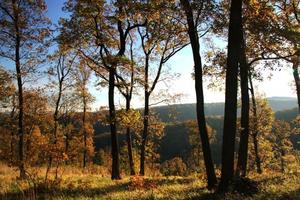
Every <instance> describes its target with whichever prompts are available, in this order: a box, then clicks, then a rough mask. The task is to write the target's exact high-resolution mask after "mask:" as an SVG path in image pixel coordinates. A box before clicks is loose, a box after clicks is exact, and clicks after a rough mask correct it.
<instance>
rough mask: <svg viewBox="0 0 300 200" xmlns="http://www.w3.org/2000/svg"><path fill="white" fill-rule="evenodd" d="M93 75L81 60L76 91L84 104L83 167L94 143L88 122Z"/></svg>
mask: <svg viewBox="0 0 300 200" xmlns="http://www.w3.org/2000/svg"><path fill="white" fill-rule="evenodd" d="M90 76H91V69H90V68H89V67H88V66H87V65H85V63H84V62H81V63H80V64H79V66H78V69H77V70H76V71H75V78H76V83H75V87H76V93H77V95H78V97H79V98H80V99H81V102H82V103H81V104H82V136H83V144H84V146H83V163H82V166H83V168H85V167H86V165H87V160H88V157H91V156H92V154H93V153H92V152H91V151H93V150H92V149H93V146H92V145H93V143H92V141H91V140H92V134H93V131H92V127H91V124H89V123H88V122H87V109H88V107H89V104H90V103H91V102H92V101H93V96H92V95H91V94H90V93H89V91H88V82H89V79H90Z"/></svg>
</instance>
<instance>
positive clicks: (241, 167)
mask: <svg viewBox="0 0 300 200" xmlns="http://www.w3.org/2000/svg"><path fill="white" fill-rule="evenodd" d="M241 29H242V30H241V32H243V27H242V26H241ZM241 43H242V48H241V56H240V81H241V93H242V110H241V132H240V145H239V153H238V161H237V168H236V174H237V176H241V177H245V176H246V173H247V159H248V143H249V87H248V72H249V69H248V68H249V65H248V63H247V59H246V52H245V47H246V38H245V35H244V37H242V38H241Z"/></svg>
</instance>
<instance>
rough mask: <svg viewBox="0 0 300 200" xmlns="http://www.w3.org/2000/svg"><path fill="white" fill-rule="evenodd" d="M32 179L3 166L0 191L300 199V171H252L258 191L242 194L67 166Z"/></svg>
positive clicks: (181, 180)
mask: <svg viewBox="0 0 300 200" xmlns="http://www.w3.org/2000/svg"><path fill="white" fill-rule="evenodd" d="M32 171H33V172H35V178H34V180H32V181H24V180H23V181H21V180H18V179H17V178H16V177H17V175H18V173H17V171H15V170H14V169H12V168H9V167H7V166H5V165H3V164H1V165H0V192H1V196H0V197H1V198H2V199H217V200H223V199H225V200H226V199H228V200H235V199H236V200H240V199H246V200H247V199H249V200H250V199H261V200H267V199H281V200H289V199H300V179H299V175H300V174H285V175H282V174H280V173H275V172H270V171H268V172H265V173H264V174H262V175H258V174H251V175H250V178H251V179H253V180H255V181H256V182H257V183H258V185H259V192H258V193H256V194H253V195H252V196H243V195H242V194H238V193H236V192H232V193H227V194H222V195H221V194H214V193H213V192H210V191H208V190H207V189H206V188H205V185H206V183H205V180H204V179H203V178H200V177H202V176H198V177H197V176H190V177H145V178H141V177H138V176H135V177H124V178H123V179H122V180H118V181H111V180H110V177H109V176H104V175H99V174H101V173H100V172H101V170H100V172H99V170H98V171H97V170H87V171H84V172H83V171H82V170H80V169H78V168H72V167H65V168H64V173H63V176H61V177H60V179H59V180H58V181H56V182H55V181H53V174H52V176H51V177H50V181H49V182H48V183H47V184H45V183H44V179H43V173H44V169H42V168H39V169H35V170H32Z"/></svg>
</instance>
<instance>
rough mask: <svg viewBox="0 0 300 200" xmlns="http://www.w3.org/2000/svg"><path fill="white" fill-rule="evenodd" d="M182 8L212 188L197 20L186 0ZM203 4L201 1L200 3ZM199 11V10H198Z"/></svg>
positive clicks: (207, 168)
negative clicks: (191, 52) (191, 54)
mask: <svg viewBox="0 0 300 200" xmlns="http://www.w3.org/2000/svg"><path fill="white" fill-rule="evenodd" d="M180 2H181V4H182V8H183V10H184V12H185V15H186V19H187V24H188V31H187V32H188V35H189V38H190V42H191V46H192V51H193V57H194V71H195V90H196V113H197V121H198V128H199V132H200V137H201V142H202V151H203V157H204V164H205V168H206V175H207V184H208V187H209V188H212V187H213V186H215V185H216V184H217V178H216V174H215V170H214V165H213V160H212V157H211V150H210V144H209V137H208V131H207V127H206V119H205V112H204V96H203V80H202V75H203V74H202V61H201V57H200V44H199V36H198V31H197V24H198V22H197V20H196V22H195V20H194V16H193V10H192V7H191V5H190V3H189V1H188V0H181V1H180ZM200 4H202V6H203V4H204V3H203V2H202V3H200ZM200 12H201V10H200Z"/></svg>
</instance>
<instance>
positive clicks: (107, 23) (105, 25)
mask: <svg viewBox="0 0 300 200" xmlns="http://www.w3.org/2000/svg"><path fill="white" fill-rule="evenodd" d="M137 8H138V9H139V10H137ZM65 9H66V10H67V11H69V12H72V15H71V18H70V19H69V20H63V21H62V25H63V29H62V33H61V38H62V42H64V43H66V44H68V45H70V46H73V47H74V48H75V49H77V50H78V51H79V52H80V54H81V56H82V58H84V59H86V60H87V61H88V62H90V63H92V65H94V66H96V68H94V70H95V72H96V73H99V71H101V70H105V71H106V73H108V102H109V113H110V129H111V147H112V149H111V153H112V176H111V178H112V179H120V178H121V176H120V170H119V144H118V135H117V127H116V122H115V120H116V109H115V103H114V91H115V86H116V74H117V68H118V67H119V66H122V62H121V61H122V58H123V57H124V55H125V51H126V42H127V38H128V36H129V34H130V31H132V30H133V29H135V28H137V27H139V26H144V25H145V23H146V20H145V19H146V18H142V19H141V17H139V16H142V15H140V11H142V10H143V2H136V1H128V2H124V1H116V2H115V3H114V2H105V1H99V2H90V1H87V0H78V1H75V0H69V1H68V2H67V4H66V7H65ZM111 13H113V14H111ZM74 41H75V42H74ZM95 52H97V53H95Z"/></svg>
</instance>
